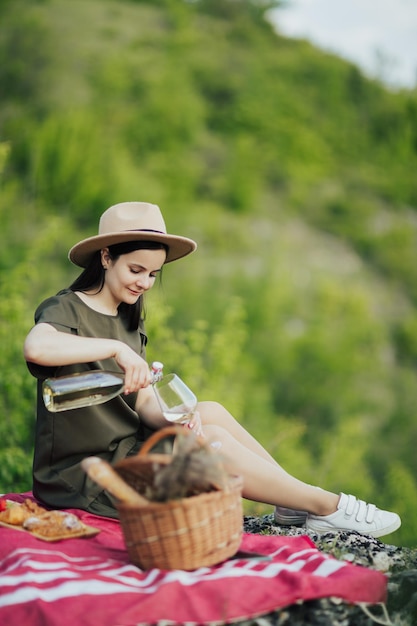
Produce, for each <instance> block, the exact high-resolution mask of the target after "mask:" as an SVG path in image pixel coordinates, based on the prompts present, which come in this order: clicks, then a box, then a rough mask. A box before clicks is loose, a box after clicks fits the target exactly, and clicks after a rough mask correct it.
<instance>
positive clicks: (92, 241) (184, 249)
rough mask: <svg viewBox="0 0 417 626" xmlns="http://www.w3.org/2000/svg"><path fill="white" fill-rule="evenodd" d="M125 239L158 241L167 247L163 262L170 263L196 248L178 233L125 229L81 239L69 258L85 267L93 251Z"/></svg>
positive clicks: (194, 244)
mask: <svg viewBox="0 0 417 626" xmlns="http://www.w3.org/2000/svg"><path fill="white" fill-rule="evenodd" d="M127 241H159V242H161V243H163V244H165V245H166V246H167V247H168V252H167V257H166V260H165V263H171V262H172V261H176V260H177V259H181V258H182V257H184V256H187V255H188V254H191V252H194V250H195V249H196V248H197V244H196V242H195V241H193V240H192V239H188V238H187V237H180V236H179V235H166V234H165V233H157V232H151V231H137V232H134V231H126V232H122V233H120V232H118V233H108V234H106V235H96V236H94V237H89V238H88V239H83V240H82V241H80V242H79V243H77V244H75V246H73V247H72V248H71V249H70V251H69V252H68V258H69V260H70V261H71V262H72V263H74V264H75V265H78V266H79V267H87V265H88V264H89V262H90V260H91V257H92V256H93V254H94V253H95V252H98V250H101V249H102V248H107V246H111V245H114V244H116V243H124V242H127Z"/></svg>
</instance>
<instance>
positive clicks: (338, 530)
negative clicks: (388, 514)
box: [306, 520, 401, 539]
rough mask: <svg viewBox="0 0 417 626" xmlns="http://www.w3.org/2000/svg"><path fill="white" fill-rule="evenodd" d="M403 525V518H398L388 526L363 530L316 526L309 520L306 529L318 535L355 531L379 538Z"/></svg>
mask: <svg viewBox="0 0 417 626" xmlns="http://www.w3.org/2000/svg"><path fill="white" fill-rule="evenodd" d="M400 526H401V520H396V521H395V522H393V523H392V524H391V526H387V527H386V528H376V529H375V530H370V531H368V532H365V531H361V530H354V529H353V528H336V527H334V528H326V529H324V528H314V524H313V525H311V523H310V524H309V523H308V522H307V523H306V530H309V531H311V532H313V533H317V534H318V535H324V534H325V533H343V532H345V533H354V532H357V533H359V534H360V535H367V536H368V537H374V538H375V539H377V538H378V537H384V536H385V535H390V534H391V533H393V532H395V531H396V530H398V529H399V527H400Z"/></svg>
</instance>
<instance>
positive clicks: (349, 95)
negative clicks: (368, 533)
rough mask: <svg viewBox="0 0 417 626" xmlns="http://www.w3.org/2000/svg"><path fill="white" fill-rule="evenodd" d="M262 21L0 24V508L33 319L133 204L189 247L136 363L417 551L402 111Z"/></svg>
mask: <svg viewBox="0 0 417 626" xmlns="http://www.w3.org/2000/svg"><path fill="white" fill-rule="evenodd" d="M277 5H278V6H279V2H274V1H270V2H269V1H267V0H265V1H262V0H196V1H188V2H186V1H183V0H149V1H145V0H142V1H133V0H72V1H71V2H68V1H66V0H2V1H1V2H0V94H1V107H0V172H1V175H0V176H1V177H0V189H1V193H0V224H1V244H2V245H1V246H0V268H1V282H0V316H1V325H0V336H1V351H0V368H1V376H0V386H1V393H0V403H1V420H0V491H2V492H8V491H25V490H29V489H30V488H31V461H32V446H33V431H34V422H35V381H34V379H33V378H31V376H30V375H29V373H28V371H27V368H26V365H25V363H24V360H23V355H22V345H23V341H24V338H25V335H26V333H27V332H28V330H29V329H30V327H31V325H32V323H33V312H34V309H35V308H36V306H37V304H38V303H39V302H40V301H41V300H42V299H43V298H44V297H46V296H49V295H52V294H53V293H55V292H56V291H58V290H59V289H60V288H62V287H64V286H67V285H68V284H69V283H70V282H71V281H72V280H73V279H74V278H75V276H76V275H77V273H78V272H77V268H75V267H74V266H71V264H70V263H69V262H68V260H67V251H68V249H69V248H70V247H71V246H72V245H73V244H74V243H75V242H76V241H78V240H80V239H82V238H83V237H85V236H89V235H93V234H95V233H96V229H97V220H98V216H99V215H100V214H101V213H102V211H103V210H104V209H106V208H107V207H108V206H110V205H111V204H112V203H114V202H120V201H125V200H145V201H150V202H155V203H157V204H159V205H160V206H161V208H162V210H163V213H164V215H165V218H166V222H167V226H168V230H169V231H170V232H173V233H178V234H183V235H186V236H189V237H192V238H194V239H196V240H197V241H198V243H199V248H198V251H197V252H196V253H195V254H194V255H193V256H192V257H190V258H189V259H186V260H182V261H179V262H178V263H175V264H173V266H172V267H171V266H167V267H166V268H165V269H164V276H163V280H162V284H161V285H160V286H159V287H155V288H154V290H153V292H152V293H151V294H149V297H148V299H147V315H148V319H147V329H148V333H149V335H150V344H149V351H148V357H149V361H151V360H152V359H158V360H162V361H163V362H164V363H165V365H166V369H167V370H172V371H177V372H178V373H179V374H180V376H181V377H183V378H184V379H185V380H186V381H187V382H188V383H189V385H190V386H191V387H192V388H193V389H194V390H195V391H196V393H197V395H198V396H199V398H200V399H209V398H211V399H216V400H218V401H220V402H222V403H223V404H225V405H226V406H227V407H228V408H229V409H230V410H231V411H232V413H233V414H234V415H235V416H236V417H237V418H238V419H239V420H240V421H241V422H242V423H243V424H244V425H245V426H246V427H247V428H248V429H249V430H250V431H251V432H252V433H253V434H254V435H255V436H256V437H257V438H258V439H259V440H260V441H261V442H262V443H263V444H264V445H265V446H266V447H267V448H268V450H269V451H270V452H271V453H272V454H273V455H274V456H275V457H276V458H277V460H279V461H280V462H281V463H282V464H283V465H284V467H285V468H286V469H287V470H289V471H290V472H292V473H294V474H296V475H297V476H298V477H300V478H302V479H303V480H306V481H308V482H310V483H314V484H320V485H321V486H323V487H326V488H328V489H332V490H335V491H340V490H342V491H345V492H353V493H355V494H356V495H358V496H360V497H361V498H364V499H369V500H371V501H374V502H375V503H377V504H378V505H379V506H381V507H387V508H389V509H392V510H396V511H397V512H398V513H400V515H401V516H402V518H403V526H402V528H401V529H400V530H399V531H398V532H397V533H395V535H392V536H390V537H388V538H387V539H386V541H387V542H389V543H395V544H397V545H404V546H415V545H416V543H417V454H416V452H415V444H416V436H417V420H416V413H417V410H416V382H417V379H416V365H417V247H416V235H417V176H416V165H417V92H416V90H409V89H407V90H405V89H404V90H397V91H393V90H389V89H388V88H387V87H385V86H384V85H382V84H381V83H379V82H378V81H376V80H369V79H367V78H365V77H364V76H363V75H362V73H361V71H360V70H359V69H358V68H357V67H356V66H354V65H352V64H350V63H347V62H345V61H342V60H341V59H339V58H337V57H335V56H332V55H330V54H326V53H324V52H322V51H319V50H318V49H316V48H315V47H314V46H312V45H310V44H308V43H307V42H303V41H295V40H291V39H288V38H285V37H282V36H279V35H278V34H277V33H276V32H274V30H273V28H272V26H271V25H270V23H269V22H268V20H267V19H266V15H267V10H268V9H269V8H271V7H273V6H277ZM245 510H246V511H247V512H248V513H254V514H263V513H269V512H271V507H267V506H264V505H260V504H256V503H250V502H248V503H246V504H245Z"/></svg>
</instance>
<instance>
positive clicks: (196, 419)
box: [184, 411, 204, 437]
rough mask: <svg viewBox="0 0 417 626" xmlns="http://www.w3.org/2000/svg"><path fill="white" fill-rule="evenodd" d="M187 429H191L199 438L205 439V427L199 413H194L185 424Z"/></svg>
mask: <svg viewBox="0 0 417 626" xmlns="http://www.w3.org/2000/svg"><path fill="white" fill-rule="evenodd" d="M184 427H185V428H189V429H190V430H192V431H193V433H195V434H196V435H198V436H199V437H204V432H203V426H202V424H201V417H200V413H199V412H198V411H194V412H193V414H192V416H191V417H190V419H189V421H188V422H187V423H186V424H184Z"/></svg>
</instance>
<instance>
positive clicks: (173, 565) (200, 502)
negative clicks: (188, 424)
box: [114, 427, 243, 570]
mask: <svg viewBox="0 0 417 626" xmlns="http://www.w3.org/2000/svg"><path fill="white" fill-rule="evenodd" d="M179 432H184V429H182V428H181V429H178V428H176V427H168V428H164V429H162V430H160V431H158V432H156V433H155V434H154V435H152V437H150V438H149V440H147V442H146V443H145V444H144V446H143V447H142V449H141V450H140V452H139V454H138V455H136V456H135V457H131V458H129V459H124V460H123V461H119V462H118V463H117V464H116V465H115V466H114V469H115V470H116V471H117V472H118V474H119V475H120V476H121V477H122V478H123V479H124V480H126V482H128V483H129V484H130V485H131V486H132V487H134V488H135V489H136V490H137V491H139V493H141V494H144V492H145V489H146V487H147V486H148V485H149V484H152V481H153V476H154V474H155V472H156V471H158V468H160V467H161V466H165V465H167V464H168V463H170V462H171V459H172V457H171V455H169V454H149V453H148V451H149V450H150V449H151V448H152V447H153V446H154V445H155V443H157V441H159V440H160V439H162V438H163V437H167V436H170V435H172V434H178V433H179ZM241 494H242V479H241V478H240V477H237V476H234V477H230V479H229V484H228V486H227V488H226V489H223V490H217V491H210V492H207V493H201V494H199V495H196V496H191V497H188V498H182V499H180V500H169V501H167V502H149V503H148V504H147V505H144V506H140V505H139V506H137V505H135V506H132V505H128V504H125V503H120V504H119V505H118V511H119V517H120V523H121V527H122V531H123V535H124V540H125V544H126V548H127V551H128V554H129V559H130V560H131V562H132V563H134V564H135V565H138V566H139V567H140V568H142V569H145V570H146V569H151V568H153V567H156V568H159V569H184V570H192V569H197V568H199V567H204V566H211V565H215V564H216V563H220V562H221V561H224V560H226V559H227V558H229V557H231V556H233V555H234V554H235V553H236V552H237V550H238V548H239V545H240V542H241V538H242V532H243V511H242V496H241Z"/></svg>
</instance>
